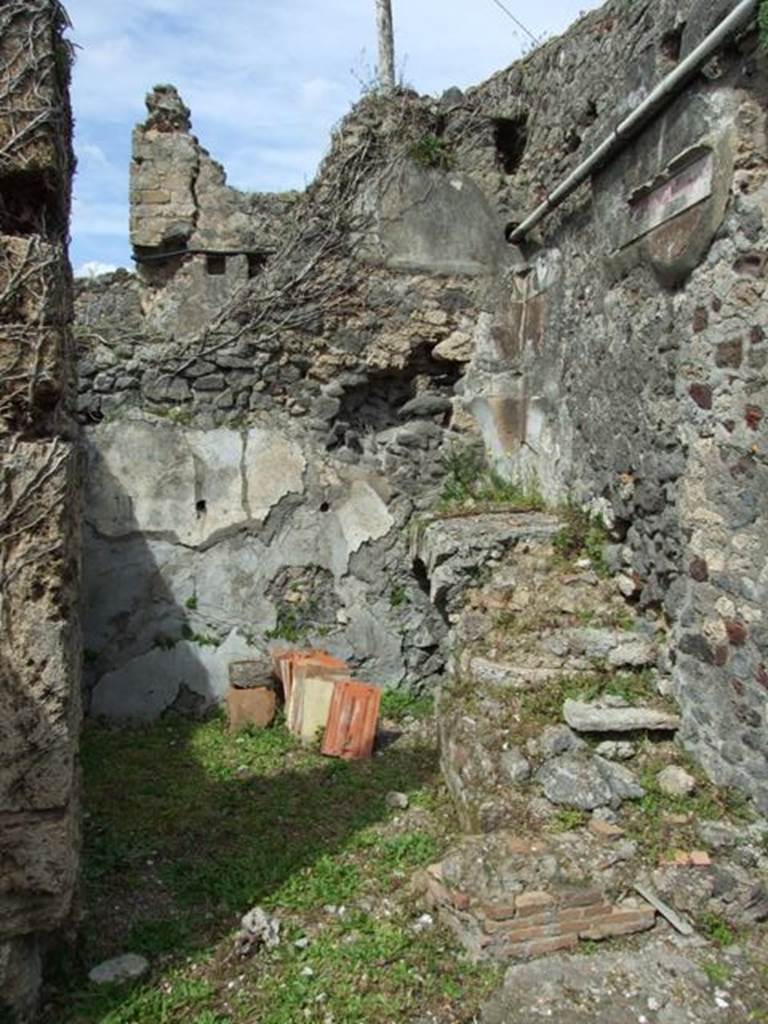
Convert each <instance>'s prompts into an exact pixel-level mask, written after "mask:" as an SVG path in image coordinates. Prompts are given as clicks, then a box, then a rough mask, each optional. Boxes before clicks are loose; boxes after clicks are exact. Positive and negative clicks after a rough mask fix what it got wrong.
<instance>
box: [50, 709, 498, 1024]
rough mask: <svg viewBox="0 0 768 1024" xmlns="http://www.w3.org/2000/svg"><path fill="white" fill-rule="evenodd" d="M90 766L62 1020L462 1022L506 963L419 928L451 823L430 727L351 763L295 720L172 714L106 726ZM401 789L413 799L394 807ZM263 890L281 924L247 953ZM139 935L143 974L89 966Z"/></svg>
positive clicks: (61, 1023)
mask: <svg viewBox="0 0 768 1024" xmlns="http://www.w3.org/2000/svg"><path fill="white" fill-rule="evenodd" d="M401 710H402V709H401ZM83 770H84V783H85V807H86V821H85V825H86V828H85V847H84V871H85V884H84V909H85V916H84V920H83V927H82V941H81V943H80V946H79V952H78V956H77V958H76V959H73V958H72V957H71V956H66V955H62V957H61V959H60V962H59V964H58V969H57V971H56V973H55V976H54V977H53V979H52V986H51V990H50V993H49V999H48V1004H47V1007H46V1013H45V1021H46V1024H54V1022H55V1024H175V1022H185V1024H245V1022H248V1024H255V1022H259V1024H295V1022H299V1021H317V1022H323V1024H357V1022H366V1024H385V1022H395V1021H397V1022H400V1021H416V1020H420V1019H427V1020H433V1021H440V1022H461V1021H470V1020H472V1017H473V1015H474V1011H475V1010H476V1008H477V1006H478V1004H479V1002H480V1000H481V999H482V998H483V996H484V995H485V994H486V993H487V991H488V990H489V988H490V986H491V985H492V984H493V983H494V982H496V981H497V980H498V973H497V972H496V971H494V970H493V969H488V968H484V969H479V968H475V967H473V966H472V965H470V964H469V963H468V962H466V961H465V959H464V958H463V956H462V954H461V953H460V951H459V950H458V949H457V948H456V946H455V944H454V943H453V942H452V941H451V939H450V938H449V936H447V935H446V934H445V933H444V932H443V931H442V930H441V929H440V928H439V927H438V926H434V927H431V928H427V929H426V930H424V931H420V930H418V927H417V925H416V922H417V919H418V917H419V915H420V914H421V913H423V908H422V907H420V906H418V905H417V903H416V902H415V901H414V899H413V898H412V897H411V895H410V893H409V888H408V885H409V880H410V877H411V875H412V873H413V871H414V869H416V868H417V867H419V866H421V865H424V864H426V863H429V862H431V861H433V860H435V859H437V858H438V857H439V855H440V854H441V853H442V852H443V851H444V849H445V848H446V847H447V846H448V845H449V843H450V840H451V838H452V835H451V833H452V829H453V824H452V821H451V819H450V816H449V814H448V811H447V809H446V807H445V804H444V798H443V796H442V794H441V790H440V787H439V784H438V781H437V778H436V775H437V773H436V763H435V753H434V750H433V749H432V748H431V745H430V744H429V743H428V742H426V741H422V742H419V741H414V740H412V739H411V738H410V737H407V738H406V739H405V740H400V741H398V742H396V743H393V744H392V745H391V746H389V747H388V748H387V749H385V750H384V751H383V752H382V753H380V754H378V755H377V756H376V757H375V758H374V759H373V760H372V761H370V762H366V763H347V762H342V761H337V760H329V759H326V758H321V757H320V756H319V755H318V754H317V753H315V752H312V751H307V750H304V749H301V748H299V747H298V746H297V745H296V743H295V742H294V740H293V739H292V738H291V737H290V736H289V735H288V734H287V733H286V731H285V730H284V729H283V728H281V727H277V728H274V729H270V730H266V731H261V732H254V733H251V734H246V735H241V736H239V737H237V738H233V737H230V736H228V735H227V733H226V731H225V729H224V725H223V722H222V721H221V720H219V719H214V720H212V721H209V722H205V723H191V722H188V721H185V720H182V719H164V720H162V721H161V722H160V723H158V724H156V725H153V726H151V727H145V728H134V729H129V730H120V731H118V730H114V729H108V728H104V727H97V726H90V727H89V728H88V729H87V730H86V733H85V736H84V742H83ZM391 790H398V791H402V792H406V793H408V795H409V798H410V803H411V806H410V808H409V809H408V811H406V812H403V811H393V810H391V809H389V808H388V807H387V804H386V799H385V798H386V794H387V793H388V792H389V791H391ZM256 904H260V905H261V906H263V907H265V908H267V909H268V910H269V911H270V912H271V913H274V914H275V915H276V916H277V917H278V918H279V919H280V921H281V924H282V941H281V943H280V945H279V946H278V948H277V949H275V950H273V951H271V952H265V951H261V952H259V953H256V954H255V955H254V956H253V957H251V958H246V959H243V958H240V957H237V956H236V955H235V954H234V946H233V935H234V932H235V931H236V929H237V927H238V924H239V919H240V917H241V916H242V915H243V914H244V913H245V912H246V911H247V910H249V909H250V908H251V907H252V906H254V905H256ZM302 939H308V940H309V941H308V943H306V944H305V943H304V942H302V941H301V940H302ZM297 940H299V944H298V945H297V944H296V943H297ZM123 952H135V953H141V954H143V955H145V956H146V957H147V958H148V959H149V961H150V963H151V965H152V971H151V974H150V976H149V978H148V979H147V980H146V981H145V982H143V983H141V984H139V985H137V986H134V987H125V986H118V987H109V988H106V989H105V988H103V987H101V988H99V987H96V986H93V985H90V984H89V983H88V981H87V970H88V968H89V967H91V966H93V965H94V964H96V963H98V962H100V961H101V960H103V959H105V958H108V957H111V956H114V955H117V954H120V953H123Z"/></svg>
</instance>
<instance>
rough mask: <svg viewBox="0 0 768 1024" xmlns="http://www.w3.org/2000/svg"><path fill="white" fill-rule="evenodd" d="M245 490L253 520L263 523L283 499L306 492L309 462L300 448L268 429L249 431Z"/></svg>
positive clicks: (245, 459) (246, 448)
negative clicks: (306, 470)
mask: <svg viewBox="0 0 768 1024" xmlns="http://www.w3.org/2000/svg"><path fill="white" fill-rule="evenodd" d="M245 445H246V447H245V458H244V463H245V488H246V491H245V493H246V502H247V506H248V509H249V511H250V518H251V519H254V520H256V521H257V522H263V521H264V520H265V519H266V518H267V516H268V515H269V513H270V512H271V510H272V509H273V508H274V507H275V505H277V503H278V502H279V501H280V499H281V498H284V497H285V496H286V495H287V494H292V493H299V494H301V493H302V492H303V491H304V470H305V468H306V460H305V458H304V456H303V455H302V453H301V449H300V448H299V446H298V445H296V444H294V443H293V442H292V441H289V440H288V439H287V438H285V437H282V436H281V435H280V434H273V433H271V432H270V431H267V430H259V429H253V430H249V431H248V433H247V435H246V442H245Z"/></svg>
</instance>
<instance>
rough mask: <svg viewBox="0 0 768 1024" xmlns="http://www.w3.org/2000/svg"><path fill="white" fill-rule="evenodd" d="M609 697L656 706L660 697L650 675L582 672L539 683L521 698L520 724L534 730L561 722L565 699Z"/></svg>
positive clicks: (586, 699)
mask: <svg viewBox="0 0 768 1024" xmlns="http://www.w3.org/2000/svg"><path fill="white" fill-rule="evenodd" d="M605 695H611V696H615V697H623V698H624V699H625V700H626V701H628V702H629V703H630V704H636V703H649V702H652V703H654V704H659V703H660V701H659V697H658V695H657V693H656V690H655V688H654V686H653V680H652V676H651V674H650V673H649V672H606V671H598V670H597V669H596V670H595V671H594V672H585V673H583V674H581V675H572V676H565V677H563V678H562V679H558V680H555V681H552V682H547V683H542V684H541V685H540V686H538V687H537V688H536V689H533V690H528V691H527V692H525V693H524V694H523V695H522V700H521V713H522V718H523V721H524V722H525V723H526V725H528V726H530V727H535V728H537V729H540V728H543V727H544V726H546V725H552V724H553V723H555V722H559V721H561V720H562V714H563V704H564V703H565V701H566V700H584V701H592V700H597V699H598V698H599V697H602V696H605Z"/></svg>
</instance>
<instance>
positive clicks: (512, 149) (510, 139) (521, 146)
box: [492, 114, 528, 174]
mask: <svg viewBox="0 0 768 1024" xmlns="http://www.w3.org/2000/svg"><path fill="white" fill-rule="evenodd" d="M492 124H493V141H494V144H495V146H496V162H497V163H498V165H499V167H501V168H502V170H503V171H504V173H505V174H514V173H515V171H516V170H517V168H518V167H519V166H520V161H521V160H522V159H523V153H524V152H525V147H526V143H527V142H528V115H527V114H520V115H519V116H518V117H495V118H494V119H493V121H492Z"/></svg>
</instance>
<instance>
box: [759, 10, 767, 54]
mask: <svg viewBox="0 0 768 1024" xmlns="http://www.w3.org/2000/svg"><path fill="white" fill-rule="evenodd" d="M757 24H758V28H759V31H760V42H761V43H762V45H763V48H764V49H766V50H768V0H761V2H760V8H759V10H758V12H757Z"/></svg>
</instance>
